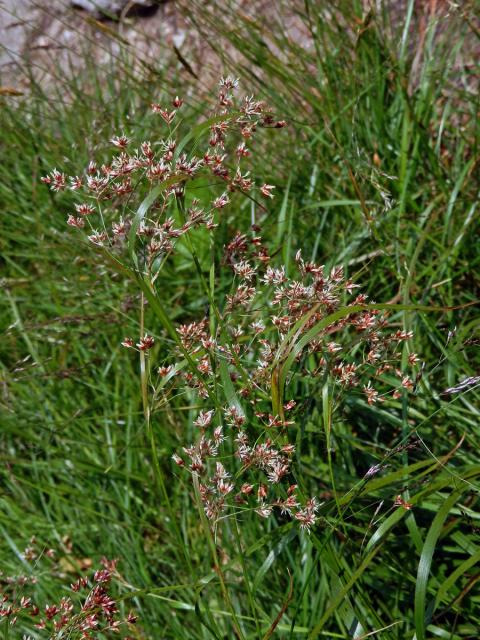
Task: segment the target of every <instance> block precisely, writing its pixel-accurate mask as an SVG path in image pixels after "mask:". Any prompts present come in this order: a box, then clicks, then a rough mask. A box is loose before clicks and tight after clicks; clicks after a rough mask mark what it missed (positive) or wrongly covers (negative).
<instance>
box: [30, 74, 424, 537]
mask: <svg viewBox="0 0 480 640" xmlns="http://www.w3.org/2000/svg"><path fill="white" fill-rule="evenodd" d="M236 89H237V81H236V80H234V79H232V78H226V79H223V80H222V81H221V82H220V88H219V92H218V95H217V99H216V103H215V110H214V114H213V116H212V117H211V118H210V119H208V120H206V121H205V122H204V123H202V124H201V125H199V127H198V129H197V130H195V131H191V132H189V133H188V134H187V135H186V136H185V137H184V138H183V139H181V140H178V139H177V138H176V137H175V133H176V132H177V130H178V127H177V128H176V125H175V123H176V121H177V114H178V110H179V109H180V108H181V107H182V104H183V101H182V100H181V99H180V98H178V97H176V98H175V99H174V100H173V110H168V109H166V108H164V107H162V106H161V105H159V104H153V105H152V111H153V113H154V114H156V115H158V116H159V117H160V118H161V119H163V121H164V122H165V125H166V126H167V127H168V128H169V132H168V137H165V138H164V139H161V140H159V141H155V142H153V143H152V142H150V141H143V142H141V143H140V144H139V146H138V147H136V148H134V149H133V150H132V141H131V140H130V139H129V138H128V137H127V136H126V135H124V134H122V135H119V136H115V137H113V138H112V139H111V143H112V145H113V146H114V147H115V148H116V149H117V153H116V155H114V157H113V158H112V159H111V160H110V162H108V163H107V164H103V165H101V166H100V167H98V166H97V164H96V163H95V162H94V161H92V162H90V164H89V165H88V167H87V169H86V171H85V174H84V175H83V176H70V177H68V178H67V176H65V175H64V174H63V173H60V172H59V171H57V170H56V169H55V170H53V171H52V172H51V173H50V174H49V175H48V176H46V177H45V178H43V181H44V182H45V183H47V184H48V185H50V187H51V188H52V189H53V190H55V191H59V190H62V189H66V188H70V189H72V190H73V191H76V192H79V193H80V192H84V193H85V194H86V200H87V201H83V202H81V203H78V204H77V205H76V206H75V212H74V213H72V214H71V215H69V217H68V220H67V222H68V224H69V225H71V226H73V227H76V228H78V229H83V228H88V229H89V233H88V240H89V241H90V242H91V243H93V245H95V246H96V247H98V249H99V250H100V251H102V252H103V253H104V255H105V256H107V257H108V258H109V260H110V261H111V262H113V263H114V265H115V266H116V267H117V268H118V269H119V270H121V271H122V272H124V273H126V274H127V275H129V276H130V277H131V278H132V279H133V280H134V281H135V282H137V284H138V285H139V287H140V290H141V293H142V303H141V322H140V327H141V331H140V335H139V336H138V338H136V339H135V338H132V337H126V338H125V339H124V341H123V343H122V344H123V345H124V346H125V347H126V348H129V349H133V350H137V351H138V352H139V354H140V370H141V376H142V395H143V404H144V411H145V416H146V418H147V420H148V421H149V422H150V415H151V410H152V407H153V406H154V400H155V398H156V397H157V396H158V394H159V393H160V392H162V393H164V394H167V395H168V394H169V393H173V392H174V390H177V392H179V393H180V392H183V391H187V392H188V393H190V394H193V396H195V397H196V399H197V400H196V401H197V403H198V404H199V411H198V414H197V416H196V417H195V418H194V419H193V426H194V427H195V429H196V431H197V437H196V438H195V441H194V442H192V443H186V444H185V446H184V447H183V448H182V449H181V450H180V451H177V452H175V453H174V455H173V460H174V461H175V463H176V464H177V465H178V466H179V467H182V468H184V469H186V470H188V472H189V473H190V474H191V475H192V478H193V484H194V488H195V494H196V496H197V499H198V501H199V503H201V505H202V507H203V509H204V512H205V514H206V516H207V518H208V519H209V520H210V521H211V522H212V523H213V524H214V526H217V525H218V523H219V522H220V520H221V519H222V518H225V517H229V516H230V515H234V514H245V513H246V512H254V513H256V514H258V515H259V516H261V517H262V518H267V517H268V516H270V515H271V514H272V512H273V511H274V510H277V511H278V513H279V514H280V515H281V516H290V517H292V518H293V520H294V521H296V522H298V523H299V525H300V526H301V527H302V528H304V529H306V530H310V529H311V527H312V526H313V525H314V524H315V522H316V518H317V515H316V514H317V512H318V509H319V506H320V505H319V502H318V500H317V499H316V498H315V497H313V496H308V495H304V491H303V489H301V488H299V486H298V483H297V482H296V481H295V475H294V456H295V444H294V441H295V431H296V419H297V417H298V416H299V415H301V413H302V411H303V406H302V403H301V402H300V403H298V398H295V397H293V394H291V393H290V392H289V389H290V388H292V387H293V383H294V382H295V380H310V381H311V380H317V381H319V382H320V383H321V385H322V386H325V385H329V386H330V387H331V388H332V393H333V394H334V395H335V398H336V400H337V401H338V399H339V398H340V396H341V393H342V392H343V391H345V390H349V391H352V390H355V389H357V390H359V391H360V393H362V394H364V396H365V398H366V400H367V402H368V404H375V403H377V402H383V401H385V399H386V398H388V397H393V398H394V399H395V398H398V397H399V396H400V395H401V394H402V393H404V392H408V391H410V390H412V388H413V387H414V382H413V379H412V377H411V376H410V375H408V374H406V373H405V371H404V370H402V367H401V350H400V349H399V345H400V343H402V342H403V341H406V340H408V339H409V338H410V337H411V333H410V332H407V331H404V330H401V329H394V328H391V327H389V323H388V314H387V313H386V312H385V310H386V308H387V307H388V305H383V309H382V305H375V304H373V303H368V301H367V296H365V295H364V294H361V293H360V294H358V293H355V290H356V289H357V288H358V285H357V284H356V283H355V282H354V281H353V280H352V279H349V278H346V277H345V275H344V269H343V267H342V266H336V267H333V268H331V269H326V268H325V266H323V265H320V264H316V263H314V262H308V261H306V260H304V258H303V256H302V252H301V251H298V253H297V254H296V256H295V273H294V271H293V269H290V270H287V268H286V266H285V265H277V264H276V263H275V259H274V257H272V256H271V253H270V250H269V247H268V246H266V245H265V243H264V242H263V240H262V236H261V227H260V226H259V224H258V222H259V221H257V220H254V221H253V224H252V225H251V228H250V230H249V232H248V233H241V232H238V233H237V234H236V235H235V236H234V237H233V238H231V239H230V241H229V242H228V243H227V244H226V245H225V247H224V250H223V259H222V263H221V268H222V269H223V270H224V271H227V272H228V273H229V274H230V275H229V277H228V280H229V282H230V289H229V291H228V292H227V291H221V292H220V293H217V292H216V291H215V287H214V279H213V280H212V279H211V280H210V282H207V279H206V278H205V276H204V274H203V271H202V269H201V266H200V264H199V261H198V258H197V256H196V253H195V249H194V242H193V240H192V238H193V237H194V236H193V234H194V233H195V231H196V230H197V229H199V228H202V229H204V230H206V231H207V232H208V233H209V234H210V235H211V242H212V244H215V242H216V240H215V237H216V236H215V233H216V230H217V228H218V227H219V225H222V221H223V219H224V217H225V213H224V210H225V209H226V208H227V206H228V205H230V204H232V202H231V200H232V197H233V194H241V195H242V196H243V197H245V198H248V199H250V200H251V201H252V202H253V203H255V204H256V205H257V206H258V207H260V209H261V210H262V211H263V212H266V211H267V208H266V207H265V205H264V204H263V203H261V202H259V201H258V198H259V197H260V198H262V197H263V198H272V197H273V189H274V187H273V185H269V184H266V183H265V184H262V185H261V186H260V187H259V188H257V187H256V185H255V181H254V180H253V178H252V177H251V176H250V173H249V171H246V170H245V169H244V168H243V164H244V162H246V161H247V159H248V157H249V156H250V155H251V153H252V152H253V144H254V138H255V135H256V134H257V132H258V131H259V130H261V129H265V128H274V129H282V128H283V127H285V125H286V123H285V122H284V121H282V120H277V119H275V118H274V116H273V115H272V113H271V111H270V110H269V109H268V107H267V106H266V105H265V104H264V103H263V102H261V101H257V100H255V99H254V98H253V97H251V96H246V97H243V98H242V99H240V100H238V99H237V98H236V97H235V92H236ZM204 134H206V135H205V137H206V138H207V140H206V148H205V149H204V150H202V155H201V156H197V155H195V154H194V153H193V150H195V149H197V148H199V147H200V145H201V143H202V136H204ZM189 144H190V145H191V146H193V150H192V152H191V153H188V152H187V148H188V145H189ZM205 173H207V175H210V176H213V178H214V180H215V185H217V184H219V185H220V186H221V190H220V191H221V192H220V193H216V194H215V196H214V197H213V199H211V200H210V201H209V202H208V205H205V203H203V204H202V203H201V202H200V200H199V199H197V198H195V197H191V195H190V192H189V187H190V186H191V184H192V182H193V181H195V180H196V179H197V178H198V177H199V176H200V175H204V174H205ZM67 185H69V187H67ZM95 218H96V219H97V223H96V224H95V225H94V224H93V223H92V222H91V221H92V220H93V219H95ZM99 225H100V226H99ZM179 242H183V243H184V246H186V247H187V248H188V250H189V251H190V253H191V256H192V263H193V265H194V266H195V268H196V269H197V272H198V277H199V282H200V285H201V287H202V288H203V291H204V294H205V296H206V298H207V300H208V317H204V318H202V319H199V320H197V321H193V322H189V323H186V324H180V325H177V326H175V325H174V324H173V323H172V322H171V320H170V319H169V318H168V315H167V314H166V313H165V311H164V310H163V308H162V305H161V296H160V293H159V288H158V284H159V282H160V281H161V271H162V268H163V267H164V265H165V264H166V262H167V261H168V260H169V259H170V258H171V256H172V254H174V252H175V250H176V248H177V246H178V243H179ZM145 300H146V301H148V302H149V303H150V305H151V306H152V308H153V309H154V311H155V312H156V313H157V316H158V318H159V320H160V322H161V324H162V328H163V330H164V331H166V333H167V335H168V336H169V337H170V338H171V339H173V341H174V345H175V346H174V347H173V348H172V349H170V351H169V352H168V353H167V354H164V357H163V359H161V361H160V362H155V363H153V362H152V360H154V359H155V358H160V354H159V353H158V352H156V351H155V350H154V345H155V340H154V338H153V337H152V336H151V335H149V334H148V333H146V332H145V330H144V315H143V314H144V310H143V307H144V301H145ZM157 333H158V332H157ZM154 354H155V355H154ZM416 363H417V356H416V355H415V354H413V353H412V354H410V355H409V358H408V364H409V365H410V366H412V367H413V366H415V365H416ZM155 371H156V374H157V375H156V376H155ZM286 396H292V397H289V398H287V397H286Z"/></svg>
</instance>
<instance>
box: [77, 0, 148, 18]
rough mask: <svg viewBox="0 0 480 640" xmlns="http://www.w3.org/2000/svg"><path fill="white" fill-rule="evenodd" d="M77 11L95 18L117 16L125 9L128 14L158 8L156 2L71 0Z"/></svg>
mask: <svg viewBox="0 0 480 640" xmlns="http://www.w3.org/2000/svg"><path fill="white" fill-rule="evenodd" d="M72 5H73V6H74V7H76V8H77V9H84V11H88V12H89V13H91V14H92V15H94V16H95V17H97V18H100V17H108V16H112V15H115V16H116V15H119V14H120V13H121V12H122V11H123V10H124V9H125V8H127V10H128V12H129V13H130V12H131V11H134V12H135V11H141V10H142V9H143V10H149V9H150V10H151V9H155V8H157V7H158V5H159V2H158V1H156V0H134V1H132V0H72Z"/></svg>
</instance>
